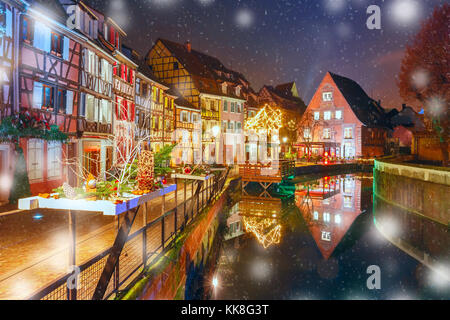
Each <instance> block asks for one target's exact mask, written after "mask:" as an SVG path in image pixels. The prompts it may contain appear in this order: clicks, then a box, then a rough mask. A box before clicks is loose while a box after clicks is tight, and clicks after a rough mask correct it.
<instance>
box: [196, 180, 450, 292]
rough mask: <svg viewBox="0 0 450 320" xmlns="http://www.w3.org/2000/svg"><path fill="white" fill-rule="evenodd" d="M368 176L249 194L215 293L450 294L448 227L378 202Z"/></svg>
mask: <svg viewBox="0 0 450 320" xmlns="http://www.w3.org/2000/svg"><path fill="white" fill-rule="evenodd" d="M372 189H373V176H372V174H368V173H357V174H346V175H339V176H334V177H323V178H320V179H316V180H313V181H309V182H303V183H298V184H297V185H295V186H294V185H292V186H286V187H281V188H279V189H278V190H277V191H279V193H281V194H283V195H284V197H282V198H283V199H282V198H280V197H274V198H272V199H267V198H259V197H256V196H255V195H253V196H248V195H245V196H244V195H242V197H241V198H240V201H238V202H237V203H236V204H235V205H234V206H233V208H232V209H231V212H230V213H229V214H228V215H227V217H226V218H227V219H226V221H227V228H226V232H225V233H226V234H225V236H224V239H223V242H222V244H221V249H220V255H219V258H218V261H217V264H216V265H215V267H214V268H215V270H213V271H212V272H211V270H209V271H208V277H211V275H213V279H204V281H203V283H204V284H205V286H209V290H208V289H206V288H205V289H206V290H205V292H209V294H208V297H207V298H209V299H231V300H246V299H250V300H253V299H266V300H272V299H402V300H403V299H445V300H448V299H450V281H449V279H450V272H449V266H450V249H449V248H450V237H449V230H448V227H447V226H444V225H441V224H439V223H435V222H433V221H431V220H429V219H426V218H424V217H419V216H417V215H414V214H412V213H409V212H405V211H402V210H401V209H399V208H398V207H396V206H393V205H389V204H387V203H383V202H382V201H381V200H379V199H376V198H375V199H373V195H372Z"/></svg>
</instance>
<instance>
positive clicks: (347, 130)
mask: <svg viewBox="0 0 450 320" xmlns="http://www.w3.org/2000/svg"><path fill="white" fill-rule="evenodd" d="M344 139H353V129H352V128H345V130H344Z"/></svg>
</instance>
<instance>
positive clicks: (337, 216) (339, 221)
mask: <svg viewBox="0 0 450 320" xmlns="http://www.w3.org/2000/svg"><path fill="white" fill-rule="evenodd" d="M341 221H342V219H341V215H340V214H337V215H336V216H335V217H334V223H336V224H341Z"/></svg>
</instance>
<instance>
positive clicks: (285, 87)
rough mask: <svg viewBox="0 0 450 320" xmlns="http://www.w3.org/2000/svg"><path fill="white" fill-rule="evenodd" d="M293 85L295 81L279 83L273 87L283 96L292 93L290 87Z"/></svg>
mask: <svg viewBox="0 0 450 320" xmlns="http://www.w3.org/2000/svg"><path fill="white" fill-rule="evenodd" d="M294 85H295V82H288V83H284V84H280V85H278V86H276V87H275V90H276V91H277V92H279V93H280V94H282V95H284V96H291V95H292V87H293V86H294Z"/></svg>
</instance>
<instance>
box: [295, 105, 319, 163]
mask: <svg viewBox="0 0 450 320" xmlns="http://www.w3.org/2000/svg"><path fill="white" fill-rule="evenodd" d="M325 125H326V123H325V122H324V121H323V120H317V119H315V118H314V114H313V112H312V111H307V112H305V114H304V115H303V117H302V119H301V120H300V122H299V124H298V137H299V139H300V140H301V142H303V144H305V146H306V150H307V156H308V162H309V161H310V160H311V146H312V143H313V142H314V133H315V131H316V130H317V128H319V127H322V126H325Z"/></svg>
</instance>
